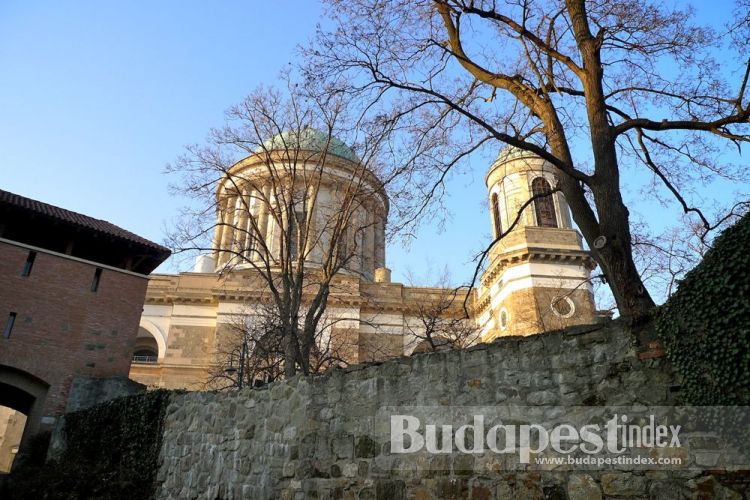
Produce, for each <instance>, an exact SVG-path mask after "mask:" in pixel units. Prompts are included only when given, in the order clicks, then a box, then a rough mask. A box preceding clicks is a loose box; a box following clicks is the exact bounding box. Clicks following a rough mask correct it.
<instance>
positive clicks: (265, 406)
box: [156, 322, 734, 499]
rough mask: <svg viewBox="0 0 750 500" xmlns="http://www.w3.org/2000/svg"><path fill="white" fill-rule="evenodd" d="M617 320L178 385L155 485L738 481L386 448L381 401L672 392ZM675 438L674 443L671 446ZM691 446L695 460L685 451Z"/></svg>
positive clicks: (706, 491)
mask: <svg viewBox="0 0 750 500" xmlns="http://www.w3.org/2000/svg"><path fill="white" fill-rule="evenodd" d="M649 336H650V331H649V328H646V329H645V330H644V331H641V332H637V333H633V332H632V331H631V329H630V328H628V327H626V326H624V325H623V324H622V323H619V322H611V323H609V324H607V325H604V326H598V327H588V328H581V327H577V329H574V330H569V331H566V332H553V333H547V334H542V335H537V336H533V337H525V338H501V339H499V340H497V341H495V342H494V343H492V344H485V345H480V346H477V347H474V348H472V349H469V350H467V351H463V352H455V351H454V352H439V353H430V354H424V355H416V356H413V357H410V358H401V359H396V360H393V361H389V362H386V363H383V364H374V365H360V366H355V367H352V368H349V369H346V370H337V371H333V372H331V373H329V374H326V375H324V376H320V377H315V378H302V377H296V378H293V379H291V380H288V381H281V382H277V383H274V384H271V385H270V386H268V387H267V388H264V389H248V390H243V391H239V392H234V393H185V394H176V395H174V396H173V397H172V400H171V403H170V404H169V406H168V409H167V412H166V419H165V422H164V439H163V445H162V450H161V457H160V464H161V465H160V469H159V471H158V475H157V485H156V491H157V497H159V498H210V499H213V498H224V499H226V498H288V499H301V498H351V499H355V498H359V499H370V498H377V499H398V498H415V499H431V498H434V499H438V498H441V499H442V498H474V499H480V498H511V497H513V498H545V497H546V498H561V499H564V498H571V499H576V498H587V499H589V498H591V499H594V498H602V495H604V496H614V497H633V496H635V497H652V498H686V497H691V496H700V495H702V497H703V498H711V497H713V496H714V495H717V496H718V495H728V496H727V498H729V497H732V495H733V494H734V492H732V491H730V490H728V489H727V488H726V487H724V486H722V485H721V484H720V483H719V482H717V480H716V479H715V478H714V477H712V476H707V475H706V474H705V472H701V471H700V470H697V469H690V468H687V467H686V468H684V469H681V470H643V469H636V468H633V467H631V468H628V467H625V468H622V467H621V468H619V469H617V470H585V471H584V470H580V468H579V470H560V471H557V470H531V468H529V467H528V466H523V465H521V464H514V463H512V462H509V461H506V462H503V461H501V460H499V459H498V457H497V456H496V455H493V454H490V453H485V454H478V455H472V454H462V453H451V454H442V455H440V454H438V455H432V456H430V455H422V456H420V457H417V458H415V459H413V460H409V459H407V458H406V457H405V456H404V455H395V454H391V453H390V444H389V436H390V434H389V432H390V430H389V426H388V419H387V418H386V417H387V415H388V414H389V413H390V412H391V411H392V410H393V408H396V409H403V408H405V407H421V408H423V409H424V408H432V409H433V410H434V409H437V411H438V412H440V409H441V408H445V410H446V411H448V410H449V409H452V408H457V407H458V408H466V407H475V406H481V407H485V408H499V407H502V406H504V405H505V406H507V405H517V406H518V407H520V408H525V409H526V411H528V412H531V413H535V414H538V415H539V416H540V418H544V417H545V416H547V417H549V416H550V413H551V412H553V411H558V412H559V409H560V407H565V408H573V407H576V406H581V405H584V406H590V405H618V406H632V405H635V406H636V407H638V406H639V405H640V406H644V405H645V406H649V407H650V406H653V405H675V404H677V403H678V402H679V401H678V395H679V390H678V389H679V386H678V381H677V380H676V377H675V376H674V374H673V372H672V370H671V369H670V367H669V366H668V365H667V362H666V360H665V359H664V358H660V357H654V355H653V353H649V352H643V351H644V345H642V342H641V341H639V339H643V338H648V337H649ZM683 451H685V450H684V449H680V450H678V451H677V452H676V453H678V454H680V453H682V452H683ZM685 458H686V459H688V460H695V458H694V457H693V458H690V456H689V455H687V454H686V455H685Z"/></svg>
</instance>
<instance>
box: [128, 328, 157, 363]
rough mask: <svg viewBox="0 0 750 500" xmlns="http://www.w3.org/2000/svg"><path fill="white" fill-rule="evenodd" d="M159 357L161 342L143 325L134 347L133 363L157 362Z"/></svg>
mask: <svg viewBox="0 0 750 500" xmlns="http://www.w3.org/2000/svg"><path fill="white" fill-rule="evenodd" d="M158 359H159V343H158V342H157V341H156V338H155V337H154V335H153V334H151V332H149V331H148V330H146V329H145V328H143V327H142V326H141V327H140V328H138V337H137V338H136V340H135V347H134V348H133V363H156V362H157V361H158Z"/></svg>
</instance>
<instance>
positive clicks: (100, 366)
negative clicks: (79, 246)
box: [0, 242, 147, 425]
mask: <svg viewBox="0 0 750 500" xmlns="http://www.w3.org/2000/svg"><path fill="white" fill-rule="evenodd" d="M28 254H29V250H28V249H27V248H24V247H20V246H16V245H12V244H8V243H5V242H0V329H4V328H5V325H6V323H7V320H8V315H9V313H10V312H15V313H16V314H17V317H16V321H15V325H14V327H13V330H12V333H11V335H10V338H7V339H5V338H1V337H0V366H7V367H12V368H16V369H18V370H23V371H24V372H27V373H29V374H31V375H33V376H35V377H37V378H39V379H41V380H42V381H44V382H45V383H47V384H49V385H50V387H49V391H48V393H47V398H46V401H45V403H44V406H43V412H42V414H43V415H44V416H57V415H60V414H61V413H62V412H63V411H64V409H65V404H66V401H67V397H68V391H69V389H70V384H71V383H72V380H73V377H74V376H77V375H78V376H87V377H95V378H99V377H116V376H123V377H127V375H128V370H129V368H130V360H131V356H132V352H133V346H134V344H135V339H136V335H137V330H138V322H139V319H140V315H141V310H142V307H143V300H144V296H145V292H146V285H147V279H145V277H141V276H138V275H134V274H129V273H125V272H118V271H115V270H110V269H106V268H105V269H103V271H102V275H101V280H100V283H99V287H98V290H97V291H96V292H92V291H91V284H92V280H93V278H94V273H95V271H96V268H97V265H96V264H94V263H88V262H83V261H77V260H73V259H70V258H67V257H65V256H60V255H55V254H49V253H44V252H42V251H39V252H37V256H36V260H35V261H34V264H33V268H32V271H31V274H30V275H29V276H26V277H24V276H22V275H21V274H22V270H23V268H24V263H25V262H26V259H27V256H28ZM45 420H47V419H45ZM30 425H34V423H31V422H30Z"/></svg>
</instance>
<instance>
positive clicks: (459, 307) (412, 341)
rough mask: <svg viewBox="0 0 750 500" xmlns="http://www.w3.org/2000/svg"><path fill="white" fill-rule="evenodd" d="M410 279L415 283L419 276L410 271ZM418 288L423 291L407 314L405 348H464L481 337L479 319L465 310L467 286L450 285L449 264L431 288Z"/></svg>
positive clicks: (427, 349) (429, 349) (416, 349)
mask: <svg viewBox="0 0 750 500" xmlns="http://www.w3.org/2000/svg"><path fill="white" fill-rule="evenodd" d="M429 274H432V273H429ZM408 279H409V282H410V285H411V286H414V282H415V281H417V280H415V279H414V277H413V276H412V275H411V273H409V275H408ZM419 281H421V280H419ZM415 290H417V291H419V292H420V293H419V294H418V295H417V297H418V298H417V300H415V301H414V303H413V307H414V310H413V312H412V313H410V314H408V313H405V314H404V335H405V336H406V341H405V343H404V349H405V350H406V351H410V350H411V351H414V352H429V351H436V350H441V349H462V348H465V347H469V346H470V345H472V344H474V343H476V342H478V341H479V338H480V331H479V328H477V325H476V322H475V321H474V319H473V318H469V317H467V315H466V314H465V309H464V301H465V299H466V295H467V293H468V290H467V288H466V287H453V286H451V280H450V273H449V271H448V269H447V268H446V269H443V271H442V273H440V274H439V276H438V279H437V280H434V282H433V284H432V285H431V286H430V287H429V288H423V289H419V288H416V289H415Z"/></svg>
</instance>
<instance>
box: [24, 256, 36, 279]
mask: <svg viewBox="0 0 750 500" xmlns="http://www.w3.org/2000/svg"><path fill="white" fill-rule="evenodd" d="M34 259H36V252H34V251H31V252H29V255H28V257H26V263H25V264H24V265H23V272H22V273H21V276H28V275H30V274H31V268H32V267H34Z"/></svg>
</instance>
